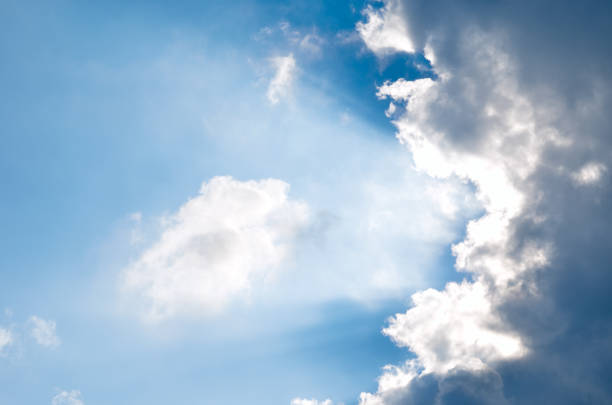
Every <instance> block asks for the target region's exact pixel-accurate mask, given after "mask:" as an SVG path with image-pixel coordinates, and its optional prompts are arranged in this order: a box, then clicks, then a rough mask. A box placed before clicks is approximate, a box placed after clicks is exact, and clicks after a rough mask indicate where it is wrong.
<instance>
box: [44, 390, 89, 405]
mask: <svg viewBox="0 0 612 405" xmlns="http://www.w3.org/2000/svg"><path fill="white" fill-rule="evenodd" d="M51 405H84V402H83V399H82V398H81V392H80V391H77V390H72V391H62V392H60V393H59V394H57V395H56V396H54V397H53V399H52V400H51Z"/></svg>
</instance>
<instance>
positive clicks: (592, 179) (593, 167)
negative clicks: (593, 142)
mask: <svg viewBox="0 0 612 405" xmlns="http://www.w3.org/2000/svg"><path fill="white" fill-rule="evenodd" d="M606 170H607V169H606V166H604V165H603V164H602V163H597V162H590V163H587V164H586V165H584V166H582V167H581V168H580V170H578V171H577V172H575V173H572V179H573V180H574V182H576V184H579V185H589V184H594V183H597V182H598V181H599V180H600V179H601V176H602V175H603V174H604V173H605V172H606Z"/></svg>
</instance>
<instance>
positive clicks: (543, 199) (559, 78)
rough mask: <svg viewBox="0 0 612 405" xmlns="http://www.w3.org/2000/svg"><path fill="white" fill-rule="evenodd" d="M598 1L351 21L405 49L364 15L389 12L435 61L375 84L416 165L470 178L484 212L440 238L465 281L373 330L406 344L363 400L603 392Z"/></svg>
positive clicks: (605, 184) (604, 18)
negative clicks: (406, 356) (418, 71)
mask: <svg viewBox="0 0 612 405" xmlns="http://www.w3.org/2000/svg"><path fill="white" fill-rule="evenodd" d="M583 6H584V7H583ZM611 11H612V10H610V6H609V5H606V4H604V3H597V2H592V3H589V4H588V5H582V6H580V7H579V6H578V5H576V4H574V3H570V2H554V3H553V2H538V4H532V5H526V4H521V5H518V4H516V3H512V2H495V3H487V4H484V3H483V4H481V3H474V2H453V1H410V2H408V1H406V2H402V3H399V2H395V1H388V2H386V3H385V6H384V8H383V9H382V10H380V11H374V10H372V9H371V8H368V9H366V11H365V12H364V13H365V15H366V18H367V21H366V22H364V23H360V24H358V26H357V30H358V31H359V33H360V34H361V36H362V38H363V40H364V42H365V43H366V45H367V46H368V47H369V48H370V49H371V50H372V51H373V52H374V53H376V54H377V55H381V49H394V50H396V51H409V50H408V46H403V47H402V46H391V45H389V40H388V38H389V36H388V35H379V36H375V35H372V34H371V32H372V31H373V28H372V29H370V30H366V29H365V28H364V27H366V26H368V25H370V26H371V27H383V28H377V29H380V30H383V31H384V27H385V24H383V23H382V22H384V21H394V22H395V23H394V24H393V25H394V26H396V27H397V26H401V27H406V33H405V38H404V40H403V42H402V41H399V40H394V41H393V42H394V43H404V44H414V47H415V49H417V50H423V52H424V53H425V55H426V57H427V58H428V59H429V60H430V62H432V65H433V68H434V72H435V76H436V77H435V78H421V79H417V80H414V81H407V80H405V79H399V80H396V81H394V82H386V83H384V84H382V85H381V86H380V87H379V89H378V97H380V98H381V99H389V100H391V105H390V108H389V110H388V111H390V113H388V115H389V116H392V117H394V118H393V123H394V125H395V126H396V127H397V131H398V132H397V137H398V139H399V141H400V142H401V143H403V144H404V145H406V147H407V148H408V149H409V150H410V151H411V153H412V155H413V158H414V162H415V166H416V167H417V169H419V170H421V171H423V172H425V173H428V174H430V175H431V176H434V177H439V178H446V177H458V178H461V179H465V180H467V181H469V182H471V183H472V184H474V186H475V188H476V196H477V198H478V199H479V200H480V201H481V203H482V205H483V207H484V208H485V214H484V215H483V216H482V217H480V218H477V219H474V220H472V221H470V222H469V224H468V226H467V232H466V237H465V239H464V240H463V241H462V242H460V243H458V244H456V245H455V246H453V253H454V254H455V256H456V268H457V269H458V270H459V271H462V272H464V273H465V280H464V281H463V282H461V283H454V282H453V283H448V284H447V285H446V287H445V289H443V290H442V291H438V290H432V289H430V290H426V291H423V292H419V293H417V294H415V295H414V296H413V297H412V301H413V306H412V307H411V308H410V309H408V311H407V312H405V313H402V314H397V315H395V316H394V317H392V318H391V320H390V323H389V326H388V327H387V328H385V330H384V333H385V334H386V335H388V336H389V337H390V338H391V339H393V340H394V341H395V342H396V343H397V344H398V345H400V346H405V347H407V348H409V349H410V351H411V352H412V353H413V354H414V358H413V359H411V360H409V361H407V362H406V363H405V364H404V365H401V366H388V367H387V368H386V369H385V372H384V374H383V375H382V376H381V377H380V379H379V388H378V391H377V392H375V393H362V394H361V397H360V403H361V404H362V405H374V404H399V403H401V404H406V403H419V404H420V403H437V404H444V403H449V404H450V403H452V404H457V403H486V404H505V403H520V404H525V403H539V402H542V401H543V402H558V403H608V402H612V387H611V386H610V384H609V383H608V382H607V381H609V378H610V377H612V369H611V367H610V366H609V364H611V363H610V360H611V357H612V345H611V343H610V342H611V341H612V339H611V338H612V319H611V317H610V315H609V314H610V312H609V310H610V304H609V300H608V299H607V298H606V297H607V292H606V288H605V287H603V286H609V285H611V284H610V283H611V282H612V278H611V274H610V271H609V268H608V267H609V263H610V261H611V259H612V258H611V257H610V252H609V249H606V248H605V247H606V246H610V243H611V242H612V238H611V236H612V235H611V234H610V231H609V230H608V229H607V227H606V226H605V225H603V224H604V223H607V221H608V220H609V219H610V217H609V215H610V214H609V212H610V211H609V207H610V202H611V199H610V198H611V195H610V190H611V188H610V179H609V178H608V176H607V172H608V169H607V168H608V167H609V166H610V164H611V161H612V156H611V154H610V142H609V139H610V138H609V131H610V128H611V126H610V119H609V118H608V114H607V113H606V111H608V110H609V109H610V107H611V103H610V101H611V100H610V96H611V92H610V89H611V88H612V87H611V86H610V79H609V77H610V72H611V66H612V65H611V63H610V61H611V55H610V49H609V47H608V46H607V45H606V41H607V39H606V38H608V37H609V35H610V34H612V33H611V32H610V31H611V28H610V27H611V26H610V24H609V23H610V21H609V19H610V16H611V15H612V13H611ZM372 15H374V17H375V18H374V19H373V17H372ZM372 21H374V23H372ZM393 32H394V33H395V34H398V35H399V32H400V31H399V30H397V29H395V30H393ZM594 185H596V186H597V187H593V186H594Z"/></svg>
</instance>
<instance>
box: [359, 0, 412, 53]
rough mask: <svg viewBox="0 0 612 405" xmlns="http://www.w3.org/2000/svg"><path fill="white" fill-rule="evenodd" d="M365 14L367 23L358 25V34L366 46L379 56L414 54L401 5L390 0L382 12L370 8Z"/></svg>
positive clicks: (394, 0)
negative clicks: (401, 53)
mask: <svg viewBox="0 0 612 405" xmlns="http://www.w3.org/2000/svg"><path fill="white" fill-rule="evenodd" d="M363 14H364V15H365V16H366V20H367V21H366V22H359V23H357V32H359V35H360V36H361V39H363V41H364V42H365V44H366V46H367V47H368V48H369V49H370V50H371V51H372V52H374V53H375V54H376V55H378V56H384V55H388V54H391V53H395V52H408V53H412V52H414V45H413V43H412V40H411V39H410V36H409V35H408V28H407V27H406V23H405V21H404V19H403V18H402V16H401V3H400V2H398V1H396V0H388V1H386V2H385V6H384V8H383V9H382V10H376V9H374V8H373V7H372V6H368V7H367V8H366V9H365V10H364V11H363Z"/></svg>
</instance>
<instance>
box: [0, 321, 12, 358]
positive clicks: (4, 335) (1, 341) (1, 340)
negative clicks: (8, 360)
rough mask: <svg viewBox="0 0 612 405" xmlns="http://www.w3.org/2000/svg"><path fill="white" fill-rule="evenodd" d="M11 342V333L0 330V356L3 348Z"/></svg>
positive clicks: (6, 330)
mask: <svg viewBox="0 0 612 405" xmlns="http://www.w3.org/2000/svg"><path fill="white" fill-rule="evenodd" d="M12 341H13V336H12V334H11V331H9V330H8V329H4V328H0V355H2V352H3V351H4V348H6V347H7V346H8V345H10V344H11V342H12Z"/></svg>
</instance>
